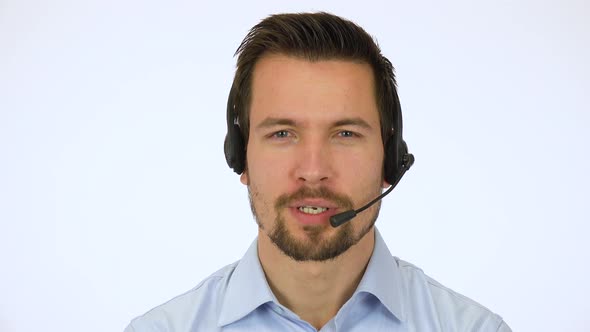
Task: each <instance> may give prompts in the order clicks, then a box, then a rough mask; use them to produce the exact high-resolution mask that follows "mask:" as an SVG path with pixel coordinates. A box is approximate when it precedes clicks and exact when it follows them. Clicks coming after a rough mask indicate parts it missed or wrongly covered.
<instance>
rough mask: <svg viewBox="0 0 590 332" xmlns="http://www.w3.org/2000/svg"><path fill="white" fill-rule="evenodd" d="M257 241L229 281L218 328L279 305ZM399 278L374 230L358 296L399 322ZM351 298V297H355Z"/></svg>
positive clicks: (389, 255)
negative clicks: (373, 301) (364, 296)
mask: <svg viewBox="0 0 590 332" xmlns="http://www.w3.org/2000/svg"><path fill="white" fill-rule="evenodd" d="M257 244H258V241H257V239H255V240H254V242H253V243H252V244H251V245H250V248H248V251H246V254H245V255H244V257H243V258H242V259H241V260H240V261H239V262H238V264H237V266H236V268H235V270H234V272H233V273H232V275H231V277H230V278H229V281H228V285H227V289H226V292H225V295H224V297H223V304H222V306H221V312H220V315H219V320H218V322H217V323H218V325H219V326H224V325H227V324H230V323H233V322H235V321H237V320H239V319H241V318H243V317H245V316H246V315H248V314H249V313H250V312H252V311H253V310H255V309H256V308H258V307H259V306H261V305H263V304H264V303H267V302H275V303H279V302H278V301H277V299H276V297H275V296H274V294H273V293H272V291H271V289H270V287H269V286H268V283H267V281H266V276H265V275H264V271H263V270H262V266H261V265H260V260H259V259H258V245H257ZM400 278H401V275H400V272H399V268H398V266H397V261H396V260H395V259H393V257H392V256H391V253H390V252H389V249H388V248H387V245H386V244H385V241H384V240H383V238H382V237H381V234H380V233H379V231H378V230H377V228H376V227H375V247H374V249H373V254H372V256H371V259H370V260H369V264H368V265H367V269H366V270H365V274H364V275H363V278H362V279H361V282H360V284H359V286H358V287H357V290H356V291H355V294H354V295H356V294H357V293H361V292H366V293H370V294H372V295H374V296H375V297H377V298H378V299H379V301H380V302H381V303H382V304H383V305H384V306H385V307H386V308H387V309H388V310H389V312H391V313H392V314H393V315H394V316H395V317H396V318H397V319H399V320H400V321H405V314H404V311H403V306H402V292H401V280H400ZM354 295H353V296H354Z"/></svg>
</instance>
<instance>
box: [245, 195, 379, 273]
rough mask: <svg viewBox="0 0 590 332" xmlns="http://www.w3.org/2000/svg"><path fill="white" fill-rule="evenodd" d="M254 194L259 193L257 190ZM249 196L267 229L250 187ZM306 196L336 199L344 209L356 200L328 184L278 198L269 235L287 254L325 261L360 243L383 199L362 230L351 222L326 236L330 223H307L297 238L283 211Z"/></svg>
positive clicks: (294, 258)
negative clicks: (290, 229) (329, 186)
mask: <svg viewBox="0 0 590 332" xmlns="http://www.w3.org/2000/svg"><path fill="white" fill-rule="evenodd" d="M254 196H258V195H256V194H254ZM248 197H249V200H250V207H251V209H252V214H253V215H254V218H255V220H256V223H257V224H258V227H259V228H260V229H262V230H265V226H264V223H263V222H262V221H261V218H260V214H259V213H258V212H257V210H256V207H255V204H254V200H253V193H252V192H251V189H250V187H248ZM305 198H322V199H326V200H329V201H332V202H334V203H336V204H337V206H338V207H339V208H342V209H343V210H344V211H346V210H351V209H352V208H353V204H352V200H351V199H350V198H349V197H347V196H345V195H341V194H337V193H334V192H332V191H330V190H328V189H326V188H323V187H322V188H320V189H317V190H315V189H310V188H307V187H302V188H301V189H299V190H298V191H296V192H294V193H293V194H284V195H281V196H280V197H279V198H277V200H276V202H275V204H274V210H275V215H276V217H275V222H274V225H275V226H274V228H273V229H272V230H267V235H268V237H269V238H270V240H271V241H272V242H273V243H274V244H275V245H276V246H277V247H278V248H279V249H280V250H281V251H282V252H283V253H284V254H285V255H287V256H289V257H291V258H292V259H293V260H295V261H298V262H306V261H315V262H322V261H327V260H332V259H335V258H336V257H338V256H340V255H341V254H342V253H344V252H345V251H346V250H348V249H349V248H350V247H352V246H353V245H355V244H357V243H358V242H359V241H360V240H361V239H362V238H363V237H364V236H365V235H366V234H367V233H368V232H369V231H370V230H371V228H372V227H373V225H374V224H375V221H376V220H377V216H378V215H379V208H380V206H381V202H379V203H378V204H376V205H375V209H374V212H373V215H372V216H371V217H370V222H369V223H368V224H367V225H366V226H365V227H363V228H362V229H361V230H360V232H358V233H356V234H355V231H354V227H353V225H352V224H351V223H350V222H347V223H345V224H343V225H341V226H339V227H338V228H337V230H336V234H335V235H334V236H332V237H330V238H325V237H324V236H323V234H324V233H325V232H324V231H325V230H326V229H327V228H331V227H332V226H329V225H305V226H303V230H304V231H305V236H306V238H305V239H298V238H296V237H295V236H294V235H293V234H292V233H291V232H290V231H289V230H288V228H287V225H286V224H287V222H286V220H285V218H284V216H283V214H282V213H281V212H282V211H284V210H285V208H287V207H288V206H289V205H290V203H291V202H293V201H295V200H300V199H305Z"/></svg>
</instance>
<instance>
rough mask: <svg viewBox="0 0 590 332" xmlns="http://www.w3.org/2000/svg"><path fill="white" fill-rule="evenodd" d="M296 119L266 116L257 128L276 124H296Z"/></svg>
mask: <svg viewBox="0 0 590 332" xmlns="http://www.w3.org/2000/svg"><path fill="white" fill-rule="evenodd" d="M295 124H296V123H295V121H293V120H291V119H285V118H266V119H264V121H262V122H261V123H259V124H258V125H257V126H256V129H264V128H270V127H274V126H295Z"/></svg>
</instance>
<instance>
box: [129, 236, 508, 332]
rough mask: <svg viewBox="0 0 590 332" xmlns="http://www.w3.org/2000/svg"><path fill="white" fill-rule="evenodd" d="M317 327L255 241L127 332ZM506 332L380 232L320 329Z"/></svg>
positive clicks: (259, 331) (490, 315)
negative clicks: (289, 296)
mask: <svg viewBox="0 0 590 332" xmlns="http://www.w3.org/2000/svg"><path fill="white" fill-rule="evenodd" d="M148 331H149V332H152V331H154V332H155V331H158V332H164V331H166V332H197V331H199V332H200V331H205V332H211V331H225V332H227V331H232V332H233V331H257V332H264V331H273V332H277V331H317V330H316V329H315V328H314V327H313V326H312V325H310V324H309V323H307V322H306V321H303V320H301V319H300V318H299V317H298V316H297V315H296V314H295V313H293V312H292V311H291V310H289V309H288V308H287V307H285V306H283V305H281V304H280V303H279V301H277V299H276V297H275V296H274V294H273V293H272V291H271V290H270V287H269V286H268V283H267V281H266V278H265V275H264V272H263V270H262V266H261V265H260V261H259V260H258V250H257V242H256V241H254V243H252V245H251V246H250V248H249V249H248V251H247V252H246V254H245V255H244V257H243V258H242V259H241V260H240V261H238V262H236V263H233V264H231V265H228V266H226V267H224V268H222V269H221V270H219V271H217V272H215V273H213V274H212V275H211V276H209V277H208V278H206V279H205V280H203V281H202V282H201V283H200V284H199V285H198V286H197V287H195V288H194V289H192V290H190V291H188V292H187V293H184V294H182V295H180V296H178V297H176V298H174V299H172V300H170V301H169V302H167V303H164V304H163V305H160V306H158V307H156V308H154V309H152V310H151V311H149V312H147V313H146V314H144V315H143V316H140V317H138V318H136V319H134V320H133V321H132V322H131V324H129V326H127V328H126V329H125V332H148ZM320 331H322V332H324V331H325V332H328V331H343V332H344V331H350V332H356V331H363V332H366V331H408V332H409V331H416V332H418V331H419V332H429V331H433V332H434V331H448V332H459V331H461V332H463V331H477V332H509V331H511V330H510V328H509V327H508V325H506V323H504V321H503V320H502V318H501V317H500V316H498V315H496V314H494V313H492V312H491V311H489V310H488V309H486V308H485V307H483V306H481V305H479V304H478V303H476V302H474V301H472V300H470V299H469V298H467V297H465V296H462V295H460V294H457V293H455V292H454V291H452V290H450V289H448V288H446V287H444V286H442V285H441V284H439V283H438V282H436V281H434V280H433V279H431V278H429V277H428V276H426V275H425V274H424V273H423V272H422V270H420V269H419V268H417V267H415V266H414V265H412V264H409V263H406V262H404V261H402V260H400V259H398V258H397V257H394V256H392V255H391V253H390V252H389V249H387V246H386V245H385V242H384V241H383V239H382V238H381V235H380V234H379V232H378V231H376V232H375V248H374V250H373V255H372V256H371V260H370V261H369V264H368V266H367V269H366V271H365V274H364V276H363V278H362V280H361V282H360V284H359V286H358V288H357V289H356V291H355V292H354V294H353V295H352V297H351V298H350V299H349V300H348V301H347V302H346V303H345V304H344V305H343V306H342V308H340V310H339V311H338V313H337V314H336V316H335V317H333V318H332V319H331V320H330V321H329V322H328V323H327V324H326V325H325V326H323V327H322V329H321V330H320Z"/></svg>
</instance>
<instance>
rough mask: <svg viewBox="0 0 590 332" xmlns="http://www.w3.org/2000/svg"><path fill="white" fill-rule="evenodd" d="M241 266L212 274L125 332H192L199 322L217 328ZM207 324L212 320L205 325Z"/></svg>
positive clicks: (151, 312) (148, 314)
mask: <svg viewBox="0 0 590 332" xmlns="http://www.w3.org/2000/svg"><path fill="white" fill-rule="evenodd" d="M238 263H239V261H238V262H234V263H232V264H229V265H226V266H224V267H223V268H221V269H219V270H218V271H216V272H214V273H212V274H211V275H209V276H208V277H206V278H205V279H203V280H202V281H201V282H199V283H198V284H197V285H196V286H195V287H194V288H192V289H191V290H189V291H187V292H185V293H183V294H180V295H178V296H176V297H174V298H172V299H171V300H169V301H167V302H165V303H163V304H161V305H159V306H157V307H155V308H153V309H151V310H150V311H148V312H146V313H145V314H143V315H141V316H139V317H137V318H135V319H133V320H132V321H131V323H130V324H129V326H128V327H127V328H126V329H125V332H133V331H189V330H191V325H192V324H194V322H195V321H196V318H198V321H199V322H201V323H206V324H207V325H209V324H210V325H217V321H216V319H217V317H218V313H219V310H220V306H221V304H222V301H223V298H224V295H225V290H226V287H225V286H226V285H227V282H228V280H229V279H230V277H231V275H232V273H233V272H234V270H235V268H236V266H237V264H238ZM203 320H209V321H208V322H204V321H203Z"/></svg>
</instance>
